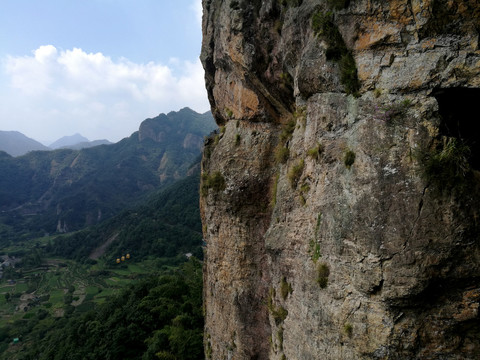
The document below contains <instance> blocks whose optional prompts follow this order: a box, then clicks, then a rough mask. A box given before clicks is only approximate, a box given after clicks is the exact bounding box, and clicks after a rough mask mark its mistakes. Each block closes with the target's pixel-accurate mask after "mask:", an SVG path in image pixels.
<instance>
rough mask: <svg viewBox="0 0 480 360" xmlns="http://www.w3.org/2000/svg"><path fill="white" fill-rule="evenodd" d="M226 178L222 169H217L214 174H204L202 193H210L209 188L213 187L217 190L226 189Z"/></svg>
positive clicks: (205, 194) (203, 194)
mask: <svg viewBox="0 0 480 360" xmlns="http://www.w3.org/2000/svg"><path fill="white" fill-rule="evenodd" d="M225 186H226V185H225V178H224V177H223V175H222V173H221V172H220V171H215V172H214V173H213V174H211V175H210V174H202V182H201V187H200V188H201V191H200V192H201V194H202V196H207V195H208V190H209V189H212V190H214V191H215V192H219V191H223V190H225Z"/></svg>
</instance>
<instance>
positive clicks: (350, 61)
mask: <svg viewBox="0 0 480 360" xmlns="http://www.w3.org/2000/svg"><path fill="white" fill-rule="evenodd" d="M203 6H204V18H203V32H204V39H203V47H202V55H201V59H202V62H203V64H204V68H205V71H206V86H207V90H208V94H209V99H210V102H211V105H212V112H213V114H214V117H215V119H216V121H217V123H218V124H219V125H220V126H221V130H220V132H219V133H218V134H215V135H214V136H211V137H210V138H209V139H208V140H207V141H206V146H205V150H204V156H203V161H202V166H203V169H202V171H203V173H202V185H201V193H202V196H201V214H202V220H203V224H204V237H205V240H206V242H207V246H206V252H205V259H206V261H205V269H204V270H205V273H204V275H205V276H204V300H205V311H206V325H205V352H206V356H207V358H211V359H420V358H421V359H476V358H478V357H480V341H479V340H480V326H479V324H480V323H479V305H480V279H479V274H480V239H479V234H480V224H479V212H480V206H479V204H480V172H479V170H480V147H479V143H480V122H479V121H478V115H473V114H477V113H478V111H477V102H478V100H479V99H480V49H479V30H480V5H478V2H477V1H473V0H459V1H446V0H431V1H416V0H413V1H407V0H394V1H388V2H386V1H378V0H369V1H366V0H358V1H335V0H329V1H318V0H317V1H313V0H303V1H301V0H282V1H278V0H266V1H243V0H241V1H234V0H227V1H220V0H204V1H203Z"/></svg>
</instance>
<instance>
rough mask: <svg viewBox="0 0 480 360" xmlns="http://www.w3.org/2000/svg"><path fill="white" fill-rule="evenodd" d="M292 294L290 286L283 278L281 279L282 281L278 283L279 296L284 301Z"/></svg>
mask: <svg viewBox="0 0 480 360" xmlns="http://www.w3.org/2000/svg"><path fill="white" fill-rule="evenodd" d="M292 292H293V289H292V285H290V284H289V283H288V282H287V279H286V278H285V276H283V277H282V281H281V282H280V295H281V296H282V298H283V300H286V299H287V297H288V295H289V294H291V293H292Z"/></svg>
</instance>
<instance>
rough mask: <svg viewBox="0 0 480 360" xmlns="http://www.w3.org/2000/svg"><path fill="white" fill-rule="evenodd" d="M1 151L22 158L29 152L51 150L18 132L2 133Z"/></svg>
mask: <svg viewBox="0 0 480 360" xmlns="http://www.w3.org/2000/svg"><path fill="white" fill-rule="evenodd" d="M0 150H1V151H5V152H6V153H8V154H9V155H11V156H21V155H24V154H26V153H27V152H29V151H35V150H50V149H49V148H48V147H46V146H45V145H43V144H41V143H39V142H38V141H36V140H33V139H31V138H29V137H27V136H25V135H23V134H22V133H21V132H18V131H0Z"/></svg>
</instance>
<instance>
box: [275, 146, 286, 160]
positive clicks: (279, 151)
mask: <svg viewBox="0 0 480 360" xmlns="http://www.w3.org/2000/svg"><path fill="white" fill-rule="evenodd" d="M289 156H290V150H289V149H288V148H287V147H285V146H282V145H280V144H279V145H278V146H277V147H276V148H275V161H276V162H277V164H285V163H286V162H287V160H288V157H289Z"/></svg>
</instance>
